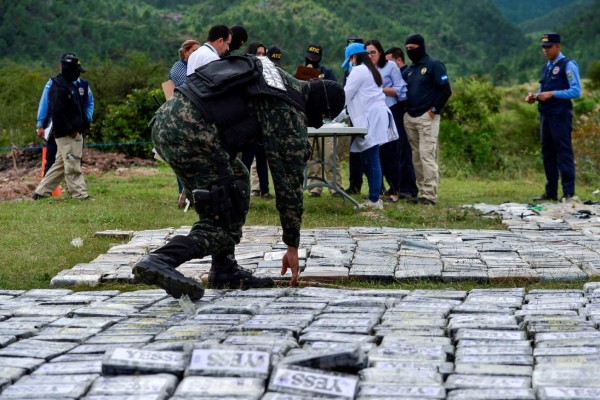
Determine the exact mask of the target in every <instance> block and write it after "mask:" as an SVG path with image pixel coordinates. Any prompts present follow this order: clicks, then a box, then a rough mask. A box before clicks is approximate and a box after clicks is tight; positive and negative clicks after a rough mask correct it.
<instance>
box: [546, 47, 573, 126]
mask: <svg viewBox="0 0 600 400" xmlns="http://www.w3.org/2000/svg"><path fill="white" fill-rule="evenodd" d="M569 61H571V60H570V59H568V58H566V57H564V58H561V59H560V60H558V61H557V62H556V63H555V64H553V65H552V66H551V68H548V65H547V64H545V65H544V66H543V67H542V78H541V79H540V91H541V92H549V91H554V90H566V89H568V88H569V87H570V86H569V80H568V79H567V70H566V67H567V63H568V62H569ZM538 109H539V111H540V112H541V113H543V114H562V113H564V112H568V111H570V110H572V109H573V103H572V102H571V100H570V99H557V98H556V97H551V98H549V99H548V100H546V101H540V102H539V104H538Z"/></svg>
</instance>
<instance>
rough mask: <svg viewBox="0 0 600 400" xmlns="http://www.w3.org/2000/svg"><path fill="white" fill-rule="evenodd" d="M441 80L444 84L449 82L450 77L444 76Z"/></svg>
mask: <svg viewBox="0 0 600 400" xmlns="http://www.w3.org/2000/svg"><path fill="white" fill-rule="evenodd" d="M440 79H441V80H442V82H446V81H447V80H448V75H442V77H441V78H440Z"/></svg>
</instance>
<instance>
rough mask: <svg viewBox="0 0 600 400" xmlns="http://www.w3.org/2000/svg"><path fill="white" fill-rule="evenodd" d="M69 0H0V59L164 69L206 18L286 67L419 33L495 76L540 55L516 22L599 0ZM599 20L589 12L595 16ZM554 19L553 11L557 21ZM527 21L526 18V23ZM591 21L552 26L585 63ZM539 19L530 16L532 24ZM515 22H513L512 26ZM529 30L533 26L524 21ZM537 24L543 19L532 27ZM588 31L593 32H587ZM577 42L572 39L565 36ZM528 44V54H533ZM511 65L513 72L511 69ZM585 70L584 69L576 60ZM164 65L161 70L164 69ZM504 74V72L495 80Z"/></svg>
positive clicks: (533, 71)
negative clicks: (131, 59)
mask: <svg viewBox="0 0 600 400" xmlns="http://www.w3.org/2000/svg"><path fill="white" fill-rule="evenodd" d="M540 3H542V2H541V1H540V0H531V1H527V2H524V1H519V0H477V1H472V0H445V1H443V0H431V1H428V2H422V1H419V0H406V1H403V2H397V1H393V0H372V1H370V2H368V3H366V2H364V1H359V0H298V1H295V2H290V1H286V0H269V1H264V0H232V1H229V2H223V1H215V0H200V1H191V0H180V1H174V0H97V1H94V2H81V1H75V0H63V1H42V2H40V1H34V0H20V1H19V2H6V1H5V2H0V59H2V60H10V61H14V62H16V63H21V64H23V63H36V64H42V65H46V66H54V65H56V63H57V62H58V57H59V56H60V54H62V53H63V52H65V51H73V52H75V53H77V54H78V55H79V56H80V57H81V58H82V60H83V61H84V63H85V64H86V65H90V63H93V62H94V61H93V60H94V59H96V60H103V59H107V58H108V59H111V60H114V61H118V60H120V59H122V58H124V57H125V56H126V55H127V54H129V53H131V52H144V53H148V54H150V55H151V57H152V58H153V59H156V60H160V61H161V62H162V63H164V65H165V66H166V67H165V68H166V69H167V66H170V65H171V64H172V63H173V62H174V61H176V60H177V49H178V48H179V46H180V44H181V42H183V41H184V40H185V39H188V38H196V39H197V40H199V41H204V40H205V37H206V34H207V31H208V29H209V27H210V26H211V25H214V24H217V23H224V24H227V25H233V24H242V25H244V26H245V27H246V28H247V29H248V31H249V33H250V38H249V41H255V40H258V41H262V42H263V43H265V44H267V45H271V44H277V45H279V46H280V47H281V48H282V50H283V53H284V58H283V60H282V62H283V66H284V67H285V68H286V69H287V70H288V71H291V72H293V71H294V70H295V68H296V66H297V65H298V64H301V63H302V62H303V60H304V52H305V49H306V47H307V46H308V44H309V43H319V44H321V45H322V46H323V47H324V60H323V64H324V65H327V66H329V67H330V68H333V70H334V72H335V73H336V75H337V76H338V78H340V79H341V75H342V73H343V71H342V70H341V68H340V64H341V63H342V61H343V54H344V47H345V44H346V38H348V37H362V38H364V39H366V40H368V39H373V38H377V39H379V40H380V41H381V42H382V44H383V45H384V47H386V48H389V47H392V46H402V45H403V44H404V39H405V38H406V36H407V35H409V34H411V33H414V32H419V33H421V34H423V36H424V37H425V39H426V43H427V49H428V52H429V53H430V54H431V55H432V56H434V57H436V58H439V59H440V60H442V61H444V63H445V64H446V66H447V68H448V70H449V73H450V74H451V75H452V76H466V75H471V74H479V75H489V76H492V77H493V78H494V79H495V80H496V81H498V80H503V79H504V78H506V79H509V80H510V81H517V80H518V81H523V80H531V79H535V77H536V75H537V69H538V64H540V62H541V61H542V59H541V57H540V53H539V47H538V49H537V50H534V48H535V46H537V43H538V42H537V38H527V37H526V35H525V34H524V31H523V30H521V29H522V26H526V24H534V22H535V21H538V22H535V24H538V23H540V24H542V25H540V26H543V22H541V21H542V19H543V18H548V17H552V16H553V15H556V14H554V13H559V14H560V16H561V17H565V16H567V17H569V16H571V14H572V13H574V12H575V11H577V10H585V11H586V12H585V13H583V14H580V17H579V18H582V21H583V20H589V18H587V17H586V16H590V15H592V14H593V13H597V10H598V9H599V8H600V0H545V1H544V2H543V4H545V6H544V7H545V8H543V9H544V13H541V14H540V11H539V10H540ZM597 20H598V19H596V21H597ZM556 23H558V19H557V20H556ZM524 24H525V25H524ZM598 25H599V24H597V23H596V24H594V23H589V21H588V23H587V25H586V26H579V27H578V29H579V30H573V29H571V27H572V26H573V25H572V23H569V24H566V25H565V26H566V27H567V28H564V27H562V26H561V27H560V29H556V30H557V31H561V33H562V32H564V33H563V34H564V35H565V38H568V40H569V52H568V54H569V55H570V56H572V57H574V58H575V57H576V55H582V56H584V59H582V60H579V59H578V61H579V62H580V65H582V67H585V66H586V65H587V63H588V59H589V60H592V59H598V58H600V49H598V47H599V46H597V45H595V46H594V44H597V43H598V41H597V40H596V41H593V40H595V39H594V38H596V37H597V35H598V31H600V27H599V26H598ZM536 26H537V25H536ZM520 27H521V28H520ZM527 29H532V28H527ZM540 29H541V28H540ZM592 39H593V40H592ZM573 41H574V42H575V43H574V44H573V43H572V42H573ZM532 52H533V54H531V53H532ZM512 71H517V72H512ZM582 72H583V73H585V72H586V71H585V68H582ZM165 74H166V72H165ZM500 78H503V79H500Z"/></svg>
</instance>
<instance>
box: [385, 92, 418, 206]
mask: <svg viewBox="0 0 600 400" xmlns="http://www.w3.org/2000/svg"><path fill="white" fill-rule="evenodd" d="M390 111H391V112H392V115H393V116H394V122H395V123H396V129H398V144H397V146H398V150H397V157H398V159H397V160H396V162H397V163H398V164H399V165H398V174H399V175H398V182H399V183H398V185H399V186H398V191H397V193H403V194H408V195H411V196H412V197H417V194H418V193H419V189H418V188H417V178H416V176H415V167H414V166H413V162H412V150H411V149H410V143H408V136H406V130H405V129H404V102H400V103H396V104H395V105H393V106H391V107H390ZM390 185H391V183H390Z"/></svg>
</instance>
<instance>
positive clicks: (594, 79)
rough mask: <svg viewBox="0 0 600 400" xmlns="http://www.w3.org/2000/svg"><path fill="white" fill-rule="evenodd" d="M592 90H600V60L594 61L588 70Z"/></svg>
mask: <svg viewBox="0 0 600 400" xmlns="http://www.w3.org/2000/svg"><path fill="white" fill-rule="evenodd" d="M588 76H589V78H590V89H600V60H598V61H594V62H593V63H591V64H590V66H589V68H588Z"/></svg>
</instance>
